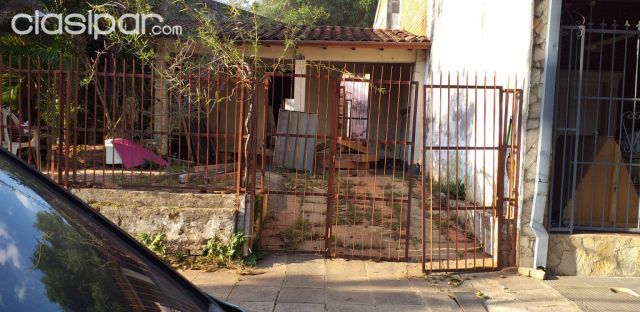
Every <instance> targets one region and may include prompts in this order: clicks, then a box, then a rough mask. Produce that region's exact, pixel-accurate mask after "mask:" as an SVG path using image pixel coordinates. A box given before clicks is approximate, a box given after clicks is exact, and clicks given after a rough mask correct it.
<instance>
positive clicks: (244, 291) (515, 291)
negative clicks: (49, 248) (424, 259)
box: [181, 254, 581, 312]
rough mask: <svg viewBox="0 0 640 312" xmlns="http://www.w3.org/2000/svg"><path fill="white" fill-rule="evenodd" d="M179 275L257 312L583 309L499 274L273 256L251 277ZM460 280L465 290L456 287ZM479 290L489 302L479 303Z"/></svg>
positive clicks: (535, 284) (538, 285) (535, 283)
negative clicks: (463, 301) (461, 301)
mask: <svg viewBox="0 0 640 312" xmlns="http://www.w3.org/2000/svg"><path fill="white" fill-rule="evenodd" d="M181 273H182V274H183V275H184V276H185V277H187V278H188V279H189V280H191V281H192V282H193V283H194V284H196V285H197V286H199V287H201V288H202V289H203V290H204V291H206V292H207V293H209V294H211V295H213V296H215V297H216V298H219V299H221V300H226V301H228V302H231V303H234V304H237V305H239V306H241V307H243V308H245V309H246V310H247V311H257V312H263V311H264V312H276V311H323V312H324V311H344V312H347V311H352V312H362V311H366V312H375V311H394V312H406V311H463V309H462V308H461V307H460V306H459V305H458V304H457V303H456V301H455V300H454V299H453V298H454V297H455V296H456V295H457V294H459V293H460V292H462V293H465V294H466V295H467V298H468V297H469V295H471V296H470V297H471V298H472V299H474V300H472V302H471V306H469V305H467V306H466V307H465V309H464V310H465V311H467V310H469V311H471V310H473V311H486V310H487V309H488V310H489V311H543V310H545V309H548V308H560V310H559V311H581V310H580V309H579V308H578V307H577V306H576V305H575V304H573V303H571V302H570V301H569V300H567V299H566V298H564V297H563V296H561V295H560V294H559V293H558V292H557V291H556V290H554V289H553V288H551V287H549V286H547V285H545V284H544V283H543V282H542V281H539V280H536V279H532V278H527V277H522V276H517V275H513V276H508V277H506V278H502V277H501V276H500V273H470V274H461V275H447V274H434V275H430V276H428V277H425V275H424V274H422V272H421V271H420V265H419V264H417V263H404V262H373V261H364V260H344V259H325V258H324V257H322V256H317V255H300V254H273V255H269V256H267V257H266V258H265V259H262V260H261V261H260V262H259V264H258V265H257V267H256V269H255V270H253V272H252V274H251V275H239V274H238V273H237V272H236V271H231V270H219V271H216V272H212V273H210V272H202V271H183V272H181ZM457 279H459V280H460V281H461V282H462V283H461V285H459V286H458V285H457V283H451V281H452V280H457ZM478 291H479V292H480V293H482V294H485V295H486V297H485V298H484V299H480V298H479V297H476V296H477V292H478ZM467 304H469V302H467Z"/></svg>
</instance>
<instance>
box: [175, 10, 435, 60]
mask: <svg viewBox="0 0 640 312" xmlns="http://www.w3.org/2000/svg"><path fill="white" fill-rule="evenodd" d="M208 6H209V8H211V9H212V12H213V13H214V14H212V21H214V22H215V25H216V26H217V27H218V29H219V31H220V32H221V34H222V35H223V36H225V37H227V38H230V39H232V40H237V41H243V40H245V37H246V35H247V34H249V33H253V32H254V29H255V28H254V27H255V25H256V23H254V22H253V17H254V16H253V14H252V13H249V12H246V13H244V14H240V17H236V18H233V19H230V18H228V17H227V16H226V14H225V13H224V12H225V11H226V10H228V9H225V6H226V5H224V4H221V3H218V2H214V1H210V2H209V3H208ZM247 20H250V21H249V22H246V21H247ZM257 21H258V23H257V24H258V25H259V26H258V31H257V35H258V39H259V40H260V41H261V42H263V43H279V42H284V41H285V40H288V39H290V40H295V42H296V44H298V45H307V44H316V45H350V44H370V45H383V46H388V47H393V46H397V47H412V48H424V49H426V48H428V47H429V41H428V40H427V38H426V37H424V36H417V35H414V34H412V33H410V32H407V31H404V30H390V29H373V28H365V27H350V26H306V25H287V24H284V23H280V22H277V21H273V20H271V19H268V18H266V17H263V16H257ZM166 24H167V25H180V26H182V27H183V29H184V31H186V32H189V31H190V30H191V31H193V30H195V29H196V28H197V27H198V24H197V22H196V21H194V20H193V19H191V18H188V17H186V18H185V16H184V15H183V16H182V17H181V18H178V19H174V20H171V19H170V20H168V21H167V22H166Z"/></svg>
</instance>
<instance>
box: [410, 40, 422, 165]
mask: <svg viewBox="0 0 640 312" xmlns="http://www.w3.org/2000/svg"><path fill="white" fill-rule="evenodd" d="M426 61H427V52H426V51H423V50H418V51H416V63H415V64H414V66H413V81H416V82H417V83H418V85H417V86H416V87H417V88H418V98H417V99H416V100H417V103H415V102H414V97H413V94H411V97H410V99H411V102H410V105H411V112H412V114H413V110H414V109H415V110H417V111H416V114H417V116H416V137H415V142H414V144H413V146H414V148H413V156H414V163H415V164H420V165H424V164H423V159H422V148H423V143H424V137H423V133H422V127H423V124H424V123H423V120H422V115H423V113H424V96H425V94H424V84H425V79H426V75H425V70H426V67H427V63H426ZM412 91H413V90H412ZM407 117H408V118H409V125H410V127H409V129H413V128H412V127H413V115H411V116H407ZM407 135H408V139H409V140H410V139H411V132H409V133H407ZM409 157H411V155H409V153H408V151H407V155H406V159H407V160H409Z"/></svg>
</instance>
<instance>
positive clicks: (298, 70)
mask: <svg viewBox="0 0 640 312" xmlns="http://www.w3.org/2000/svg"><path fill="white" fill-rule="evenodd" d="M295 74H296V75H306V74H307V61H306V60H305V58H304V55H296V60H295ZM306 82H307V78H305V77H295V79H294V87H293V107H291V110H294V111H299V112H304V109H305V106H304V101H305V98H306V95H307V89H306Z"/></svg>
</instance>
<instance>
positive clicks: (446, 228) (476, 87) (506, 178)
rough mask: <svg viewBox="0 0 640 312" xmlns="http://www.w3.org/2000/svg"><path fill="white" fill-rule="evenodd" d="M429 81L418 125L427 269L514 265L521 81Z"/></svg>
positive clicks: (454, 77)
mask: <svg viewBox="0 0 640 312" xmlns="http://www.w3.org/2000/svg"><path fill="white" fill-rule="evenodd" d="M430 81H431V82H432V84H429V85H425V86H424V92H425V110H424V112H423V116H422V118H423V129H421V130H422V133H423V139H424V142H425V144H424V147H423V149H422V153H423V154H422V159H423V160H424V166H425V168H424V170H423V171H422V186H423V192H422V205H423V206H422V207H423V209H422V211H423V217H422V218H421V219H422V231H423V232H422V237H423V239H422V251H423V253H422V259H423V261H422V264H423V270H429V271H451V270H456V271H458V270H467V269H478V268H495V267H503V266H508V265H514V264H515V263H516V259H515V257H516V243H517V239H516V233H517V228H516V221H517V212H518V206H517V205H518V177H519V172H518V170H519V169H518V168H519V165H518V164H519V160H520V159H519V158H520V137H521V131H520V130H521V128H522V101H523V96H522V89H521V86H522V85H523V82H522V81H518V79H517V78H514V79H506V80H500V84H499V83H498V79H497V78H496V77H495V76H487V75H486V74H485V75H475V76H471V77H470V76H469V75H466V76H462V77H461V75H460V74H458V73H455V74H451V73H439V74H437V75H434V76H432V77H431V79H430ZM502 83H504V85H502Z"/></svg>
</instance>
